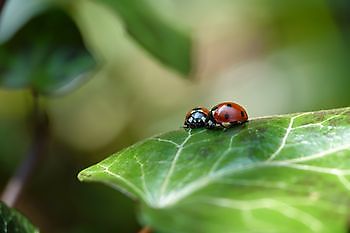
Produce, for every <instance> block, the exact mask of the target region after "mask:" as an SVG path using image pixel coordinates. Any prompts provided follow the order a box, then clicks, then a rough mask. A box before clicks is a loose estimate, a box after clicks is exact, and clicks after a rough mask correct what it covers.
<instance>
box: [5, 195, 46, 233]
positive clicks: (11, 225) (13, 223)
mask: <svg viewBox="0 0 350 233" xmlns="http://www.w3.org/2000/svg"><path fill="white" fill-rule="evenodd" d="M37 232H39V230H38V229H36V228H35V227H34V226H33V225H32V224H31V223H30V222H29V221H28V220H27V219H26V218H25V217H24V216H23V215H22V214H20V213H19V212H18V211H16V210H14V209H10V208H8V207H7V206H5V204H3V203H1V202H0V233H37Z"/></svg>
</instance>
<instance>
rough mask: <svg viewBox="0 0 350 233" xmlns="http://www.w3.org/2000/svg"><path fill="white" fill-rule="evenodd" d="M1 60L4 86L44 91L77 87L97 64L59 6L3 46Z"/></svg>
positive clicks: (32, 21) (0, 50) (0, 51)
mask: <svg viewBox="0 0 350 233" xmlns="http://www.w3.org/2000/svg"><path fill="white" fill-rule="evenodd" d="M38 30H40V32H38ZM0 61H1V63H0V85H1V86H4V87H8V88H31V89H33V90H35V91H36V92H38V93H41V94H52V93H57V92H62V91H65V90H67V89H72V88H74V87H75V86H76V85H77V84H79V83H81V81H82V80H83V79H84V78H85V77H87V75H85V74H86V72H87V71H90V70H91V69H92V68H93V67H94V66H95V61H94V59H93V57H92V56H91V55H90V53H89V52H88V51H87V49H86V48H85V46H84V44H83V40H82V38H81V35H80V33H79V31H78V29H77V27H76V26H75V24H74V22H73V21H72V20H71V19H70V18H69V16H68V15H66V14H65V13H64V12H63V11H61V10H58V9H52V10H49V11H46V12H45V13H43V14H41V15H40V16H37V17H35V18H34V19H32V20H31V21H30V22H29V23H28V24H26V25H25V26H24V27H23V28H21V29H20V30H19V31H18V32H17V33H16V34H15V35H14V36H13V38H11V40H9V41H7V42H6V43H4V44H2V45H0Z"/></svg>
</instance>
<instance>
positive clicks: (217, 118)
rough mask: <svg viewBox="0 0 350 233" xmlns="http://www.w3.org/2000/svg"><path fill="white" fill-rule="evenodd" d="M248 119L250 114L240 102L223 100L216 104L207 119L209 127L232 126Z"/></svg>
mask: <svg viewBox="0 0 350 233" xmlns="http://www.w3.org/2000/svg"><path fill="white" fill-rule="evenodd" d="M246 121H248V114H247V112H246V111H245V109H244V108H243V107H242V106H240V105H239V104H236V103H233V102H223V103H220V104H218V105H216V106H214V107H213V108H212V109H211V110H210V113H209V116H208V120H207V124H206V125H207V127H208V128H230V127H232V126H234V125H237V124H242V123H244V122H246Z"/></svg>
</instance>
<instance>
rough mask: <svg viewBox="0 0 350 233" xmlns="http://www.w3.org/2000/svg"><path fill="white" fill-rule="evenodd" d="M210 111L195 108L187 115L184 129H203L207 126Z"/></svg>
mask: <svg viewBox="0 0 350 233" xmlns="http://www.w3.org/2000/svg"><path fill="white" fill-rule="evenodd" d="M208 115H209V109H207V108H203V107H197V108H193V109H192V110H191V111H189V112H188V113H187V114H186V118H185V123H184V126H183V127H184V128H191V129H193V128H201V127H205V126H206V122H207V120H208Z"/></svg>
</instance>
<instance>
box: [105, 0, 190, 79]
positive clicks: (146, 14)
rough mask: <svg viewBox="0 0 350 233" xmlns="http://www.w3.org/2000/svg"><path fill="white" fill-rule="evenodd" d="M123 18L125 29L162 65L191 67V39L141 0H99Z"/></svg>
mask: <svg viewBox="0 0 350 233" xmlns="http://www.w3.org/2000/svg"><path fill="white" fill-rule="evenodd" d="M102 2H105V3H107V4H108V5H109V6H111V7H112V9H114V10H115V11H116V12H117V13H118V15H119V16H120V18H121V19H122V20H123V22H124V24H125V27H126V30H127V32H128V33H129V34H130V36H132V37H133V38H134V39H135V40H136V41H137V42H138V43H139V44H140V45H141V46H143V47H144V48H145V49H146V50H147V51H148V52H150V53H151V54H152V55H153V56H155V57H156V58H158V59H159V60H160V61H161V62H163V63H164V64H165V65H167V66H170V67H172V68H174V69H176V70H177V71H179V72H181V73H182V74H184V75H187V74H189V72H190V70H191V51H190V50H191V39H190V38H189V36H188V35H187V34H185V33H183V32H181V31H179V30H178V29H176V28H174V26H172V25H170V24H169V23H167V22H165V21H164V19H162V17H160V15H159V14H157V12H156V11H155V10H154V9H153V8H152V7H151V6H150V5H149V4H148V3H147V1H145V0H118V1H115V0H103V1H102Z"/></svg>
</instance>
